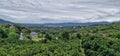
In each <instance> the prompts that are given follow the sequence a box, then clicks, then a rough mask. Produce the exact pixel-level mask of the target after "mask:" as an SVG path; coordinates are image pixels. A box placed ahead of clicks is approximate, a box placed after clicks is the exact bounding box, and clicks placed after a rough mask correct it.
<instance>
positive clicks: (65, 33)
mask: <svg viewBox="0 0 120 56" xmlns="http://www.w3.org/2000/svg"><path fill="white" fill-rule="evenodd" d="M62 39H63V40H65V41H66V40H69V32H68V31H66V30H64V31H63V32H62Z"/></svg>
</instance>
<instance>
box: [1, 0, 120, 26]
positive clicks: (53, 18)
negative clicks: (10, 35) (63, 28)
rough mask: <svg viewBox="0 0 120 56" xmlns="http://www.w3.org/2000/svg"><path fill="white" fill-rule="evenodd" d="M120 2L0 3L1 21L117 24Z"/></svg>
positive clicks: (38, 0)
mask: <svg viewBox="0 0 120 56" xmlns="http://www.w3.org/2000/svg"><path fill="white" fill-rule="evenodd" d="M119 3H120V0H103V1H102V0H101V1H100V0H99V1H98V0H64V1H62V0H0V19H4V20H7V21H11V22H15V23H37V24H43V23H66V22H72V23H85V22H102V21H106V22H114V21H119V20H120V4H119Z"/></svg>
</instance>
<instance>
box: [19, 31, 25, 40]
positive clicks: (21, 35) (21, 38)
mask: <svg viewBox="0 0 120 56" xmlns="http://www.w3.org/2000/svg"><path fill="white" fill-rule="evenodd" d="M23 39H24V37H23V33H22V32H21V33H20V38H19V40H23Z"/></svg>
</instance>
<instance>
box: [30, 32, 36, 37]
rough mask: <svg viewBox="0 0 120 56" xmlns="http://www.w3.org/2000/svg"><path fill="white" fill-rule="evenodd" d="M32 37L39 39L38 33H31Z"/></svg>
mask: <svg viewBox="0 0 120 56" xmlns="http://www.w3.org/2000/svg"><path fill="white" fill-rule="evenodd" d="M30 36H31V37H32V38H38V33H36V32H31V33H30Z"/></svg>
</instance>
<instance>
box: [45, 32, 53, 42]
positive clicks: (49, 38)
mask: <svg viewBox="0 0 120 56" xmlns="http://www.w3.org/2000/svg"><path fill="white" fill-rule="evenodd" d="M45 38H46V39H47V40H50V41H51V40H52V36H50V35H49V34H48V33H47V34H46V35H45Z"/></svg>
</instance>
